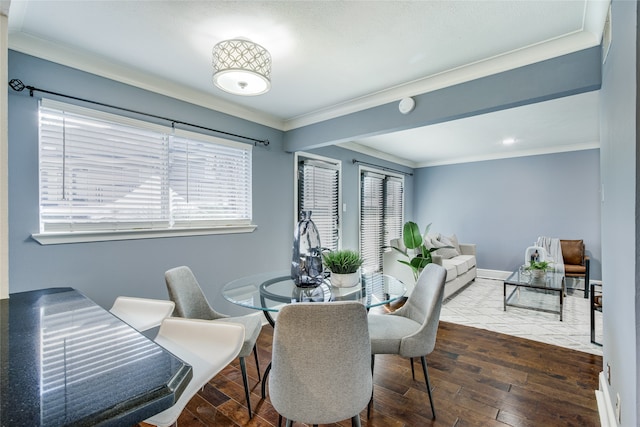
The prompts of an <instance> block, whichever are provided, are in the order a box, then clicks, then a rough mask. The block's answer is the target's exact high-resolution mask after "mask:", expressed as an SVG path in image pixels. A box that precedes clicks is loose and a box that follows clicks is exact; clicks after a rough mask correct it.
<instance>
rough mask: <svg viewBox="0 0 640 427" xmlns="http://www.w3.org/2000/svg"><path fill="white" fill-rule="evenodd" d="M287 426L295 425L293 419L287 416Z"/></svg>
mask: <svg viewBox="0 0 640 427" xmlns="http://www.w3.org/2000/svg"><path fill="white" fill-rule="evenodd" d="M284 426H285V427H293V421H291V420H290V419H289V418H287V422H286V423H285V424H284Z"/></svg>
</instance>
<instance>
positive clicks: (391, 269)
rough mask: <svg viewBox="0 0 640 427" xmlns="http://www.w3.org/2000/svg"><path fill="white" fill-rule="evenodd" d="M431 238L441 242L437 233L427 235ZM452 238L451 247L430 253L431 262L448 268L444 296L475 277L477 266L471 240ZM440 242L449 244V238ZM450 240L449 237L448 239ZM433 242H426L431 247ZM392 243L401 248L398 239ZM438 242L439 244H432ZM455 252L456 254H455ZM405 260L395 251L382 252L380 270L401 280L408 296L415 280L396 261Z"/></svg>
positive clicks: (474, 249) (406, 269)
mask: <svg viewBox="0 0 640 427" xmlns="http://www.w3.org/2000/svg"><path fill="white" fill-rule="evenodd" d="M428 237H429V238H430V239H431V240H432V241H434V239H435V240H436V241H437V242H440V239H441V238H442V237H444V236H440V235H439V234H436V235H430V236H428ZM452 237H453V238H454V242H453V243H454V244H453V245H452V246H454V250H451V249H448V250H445V249H439V250H437V251H435V252H433V253H432V258H433V262H434V263H436V264H439V265H441V266H443V267H444V268H445V269H446V270H447V278H446V281H445V285H444V298H448V297H449V296H451V295H453V294H454V293H455V292H457V291H458V290H460V289H461V288H463V287H464V286H466V285H467V284H469V283H471V282H472V281H474V280H475V278H476V276H477V268H476V245H475V244H472V243H459V244H458V243H457V239H455V236H452ZM446 239H447V238H446V237H444V239H443V240H444V242H440V243H439V244H440V245H443V244H449V243H451V241H450V240H446ZM449 239H450V238H449ZM432 244H433V242H430V243H428V244H427V247H429V246H431V245H432ZM391 245H392V246H396V247H399V248H402V249H404V245H403V243H402V240H401V239H394V240H392V241H391ZM435 245H438V243H435ZM455 253H457V255H456V254H455ZM401 259H403V260H407V258H406V257H405V256H404V255H402V254H401V253H400V252H398V251H396V250H393V249H392V250H388V251H386V252H384V254H383V259H382V270H383V272H384V274H388V275H390V276H393V277H395V278H397V279H398V280H400V281H402V283H404V284H405V285H406V286H407V294H406V295H407V296H408V295H410V294H411V292H412V291H413V287H414V286H415V279H414V278H413V270H412V269H411V267H409V266H408V265H405V264H402V263H400V262H398V260H401Z"/></svg>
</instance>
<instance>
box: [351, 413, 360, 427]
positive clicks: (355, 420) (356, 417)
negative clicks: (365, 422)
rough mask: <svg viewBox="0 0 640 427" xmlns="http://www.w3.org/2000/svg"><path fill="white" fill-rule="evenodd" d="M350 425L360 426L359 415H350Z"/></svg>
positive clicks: (352, 426)
mask: <svg viewBox="0 0 640 427" xmlns="http://www.w3.org/2000/svg"><path fill="white" fill-rule="evenodd" d="M351 427H361V424H360V415H354V416H353V417H351Z"/></svg>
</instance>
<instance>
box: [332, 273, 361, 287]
mask: <svg viewBox="0 0 640 427" xmlns="http://www.w3.org/2000/svg"><path fill="white" fill-rule="evenodd" d="M359 283H360V271H356V272H355V273H346V274H338V273H331V286H335V287H336V288H350V287H352V286H355V285H357V284H359Z"/></svg>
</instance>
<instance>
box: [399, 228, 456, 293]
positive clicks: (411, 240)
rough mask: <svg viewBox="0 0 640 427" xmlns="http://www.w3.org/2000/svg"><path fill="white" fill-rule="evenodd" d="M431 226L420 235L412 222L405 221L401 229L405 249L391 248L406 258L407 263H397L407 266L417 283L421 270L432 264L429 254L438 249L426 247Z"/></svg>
mask: <svg viewBox="0 0 640 427" xmlns="http://www.w3.org/2000/svg"><path fill="white" fill-rule="evenodd" d="M430 227H431V224H429V225H427V227H426V228H425V230H424V234H420V227H418V224H416V223H415V222H413V221H407V222H406V223H405V224H404V226H403V227H402V240H403V243H404V246H405V247H406V248H407V249H406V250H402V249H400V248H396V247H395V246H392V247H391V248H392V249H394V250H396V251H398V252H400V253H401V254H403V255H404V256H405V257H407V259H408V261H405V260H401V259H400V260H398V262H400V263H402V264H405V265H408V266H409V267H411V269H412V270H413V277H414V279H415V280H416V281H417V280H418V276H420V273H421V272H422V269H423V268H425V267H426V266H427V264H430V263H432V262H433V259H432V257H431V253H432V252H435V251H437V250H438V249H440V248H428V247H427V245H426V242H427V239H429V237H427V233H429V228H430ZM443 248H451V246H443ZM410 250H411V252H409V251H410Z"/></svg>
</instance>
